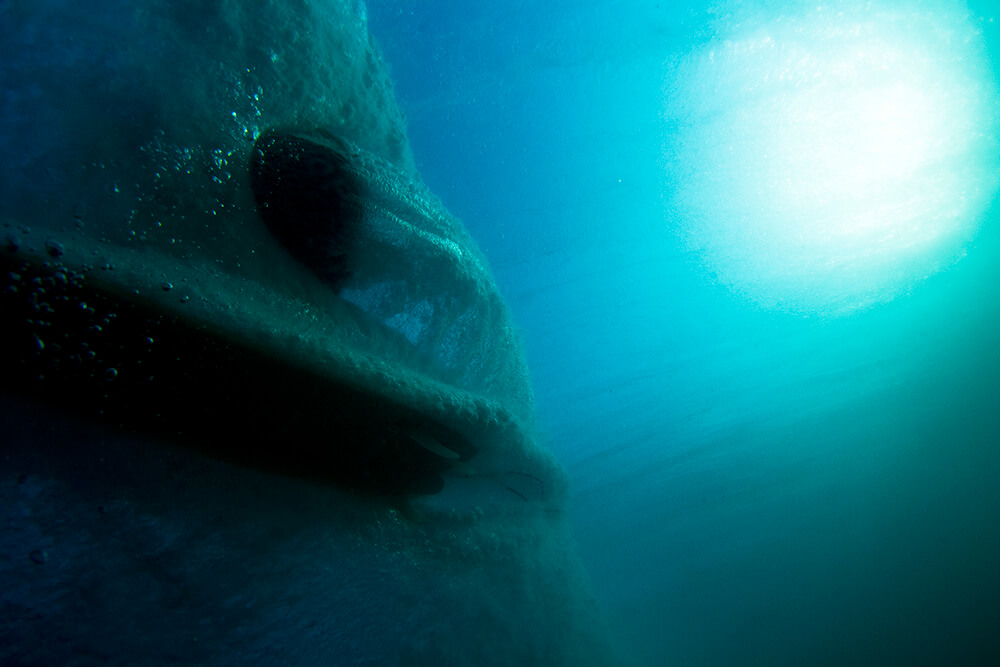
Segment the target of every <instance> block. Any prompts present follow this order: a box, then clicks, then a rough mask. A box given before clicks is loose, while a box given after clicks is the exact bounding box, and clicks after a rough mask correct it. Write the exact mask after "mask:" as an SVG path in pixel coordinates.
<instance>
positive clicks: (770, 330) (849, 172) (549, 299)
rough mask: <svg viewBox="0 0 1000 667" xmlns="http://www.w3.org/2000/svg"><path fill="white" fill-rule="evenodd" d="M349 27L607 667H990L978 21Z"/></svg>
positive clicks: (417, 14) (662, 10)
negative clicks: (556, 524) (512, 346)
mask: <svg viewBox="0 0 1000 667" xmlns="http://www.w3.org/2000/svg"><path fill="white" fill-rule="evenodd" d="M765 5H766V6H765ZM368 19H369V25H370V29H371V32H372V33H373V35H374V36H375V38H376V39H377V40H378V42H379V44H380V46H381V48H382V50H383V52H384V54H385V57H386V60H387V61H388V62H389V63H390V64H391V71H392V76H393V80H394V82H395V86H396V94H397V96H398V98H399V100H400V104H401V106H402V108H403V110H404V112H405V113H406V115H407V122H408V132H409V138H410V140H411V143H412V146H413V153H414V157H415V160H416V163H417V166H418V168H419V170H420V172H421V174H422V175H423V177H424V179H425V180H426V182H427V183H428V185H429V186H430V188H431V189H432V190H433V191H434V192H436V193H437V194H438V195H440V196H441V198H442V199H443V200H444V203H445V204H446V205H447V206H448V207H449V209H450V210H451V211H453V212H454V213H455V214H456V215H458V216H459V217H460V218H462V219H463V221H464V222H465V224H466V225H467V226H468V228H469V229H470V231H471V233H472V235H473V236H474V237H475V238H476V240H477V241H478V242H479V243H480V244H481V246H482V248H483V250H484V252H485V254H486V255H487V257H488V258H489V260H490V262H491V264H492V266H493V270H494V273H495V276H496V278H497V280H498V283H499V284H500V288H501V290H502V291H503V293H504V295H505V297H506V298H507V300H508V302H509V303H510V305H511V307H512V310H513V311H514V318H515V321H516V322H517V324H518V326H519V327H520V329H521V335H522V337H523V339H524V341H525V344H526V347H527V350H528V356H529V364H530V367H531V370H532V375H533V381H534V387H535V392H536V401H537V404H538V410H539V412H540V423H541V429H542V431H543V434H544V435H543V437H544V439H545V440H546V441H547V442H548V444H549V446H550V447H551V448H552V449H553V450H554V451H555V452H556V454H557V456H558V458H559V459H560V460H561V461H562V462H563V463H564V465H565V466H566V467H567V469H568V471H569V474H570V477H571V483H572V487H573V500H572V512H573V517H574V531H575V535H576V539H577V542H578V545H579V550H580V553H581V555H582V557H583V559H584V561H585V563H586V565H587V568H588V571H589V574H590V577H591V580H592V584H593V587H594V590H595V593H596V596H597V598H598V601H599V602H600V604H601V605H602V607H603V609H604V611H605V613H606V614H607V616H608V618H609V621H610V623H611V625H612V627H613V629H614V630H615V633H616V637H617V641H618V644H619V646H620V650H621V653H622V655H623V656H624V657H625V658H626V659H628V660H631V661H634V662H635V663H638V664H678V663H680V664H684V663H688V664H741V663H742V664H775V663H785V664H803V663H806V664H846V663H854V662H862V663H869V664H885V663H896V664H899V663H908V664H913V663H920V664H942V663H957V662H967V663H975V662H978V663H987V662H992V661H995V660H996V658H997V655H998V653H1000V642H998V640H997V639H996V628H997V627H998V624H1000V612H998V611H997V607H996V603H995V600H996V599H997V597H998V594H1000V574H998V570H997V568H996V563H997V562H998V557H1000V529H998V527H997V526H998V525H1000V524H998V517H1000V486H998V485H997V483H996V479H997V476H998V473H1000V399H998V396H1000V393H998V390H1000V354H998V351H997V350H998V342H1000V339H998V334H997V332H998V331H1000V305H998V304H1000V299H998V296H1000V295H998V291H1000V290H998V287H997V279H996V272H995V266H996V265H997V260H998V256H1000V228H998V223H1000V215H998V208H997V200H996V194H997V182H998V181H997V176H998V173H1000V169H998V164H1000V152H998V149H997V146H998V139H997V128H998V117H997V111H996V109H997V108H1000V104H998V99H1000V98H998V96H997V72H996V69H995V62H996V61H997V59H998V54H1000V14H998V13H997V9H996V7H995V6H994V5H992V4H991V3H988V2H981V3H970V4H964V3H960V2H919V3H903V2H898V1H897V2H881V3H850V2H847V3H837V2H833V3H795V2H788V3H782V4H780V5H779V4H776V3H687V4H685V5H681V6H675V5H673V4H671V3H649V2H630V3H609V2H608V3H605V2H593V1H589V2H582V3H581V2H573V3H570V2H546V3H542V2H501V3H460V2H452V3H448V2H437V3H420V4H417V3H405V4H404V3H397V2H387V1H372V2H370V3H369V7H368ZM766 49H772V50H771V51H766V52H765V53H763V55H762V50H766Z"/></svg>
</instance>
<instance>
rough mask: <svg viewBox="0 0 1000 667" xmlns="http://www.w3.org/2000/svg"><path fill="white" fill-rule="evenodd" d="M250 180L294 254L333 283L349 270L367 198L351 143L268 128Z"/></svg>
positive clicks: (266, 216) (263, 213) (261, 207)
mask: <svg viewBox="0 0 1000 667" xmlns="http://www.w3.org/2000/svg"><path fill="white" fill-rule="evenodd" d="M250 182H251V186H252V187H253V192H254V199H255V200H256V203H257V212H258V213H259V214H260V217H261V218H262V219H263V220H264V223H265V224H266V225H267V228H268V229H269V230H270V232H271V233H272V234H273V235H274V237H275V238H277V239H278V241H279V242H280V243H281V244H282V245H283V246H285V248H287V249H288V251H289V252H290V253H291V254H292V256H294V257H295V258H296V259H297V260H299V261H300V262H302V263H303V264H305V265H306V266H307V267H309V268H310V269H312V270H313V271H314V272H315V273H316V274H317V275H319V276H320V277H321V278H323V279H324V280H326V281H328V282H330V283H332V284H338V283H340V282H341V281H342V280H343V279H344V278H346V277H347V276H348V275H350V273H351V252H352V250H353V248H352V245H353V239H354V237H355V231H356V230H357V228H358V225H359V224H360V222H361V216H362V203H361V184H360V182H359V178H358V177H357V174H356V173H355V172H354V171H353V170H352V169H351V156H350V153H349V150H348V149H347V148H346V146H344V145H343V144H342V143H341V142H339V141H338V140H336V139H335V138H333V137H330V138H329V139H327V138H316V139H313V138H309V137H305V136H302V135H298V134H280V133H277V132H273V131H271V132H265V133H264V134H262V135H261V136H260V138H259V139H257V141H256V143H255V144H254V151H253V158H252V163H251V165H250Z"/></svg>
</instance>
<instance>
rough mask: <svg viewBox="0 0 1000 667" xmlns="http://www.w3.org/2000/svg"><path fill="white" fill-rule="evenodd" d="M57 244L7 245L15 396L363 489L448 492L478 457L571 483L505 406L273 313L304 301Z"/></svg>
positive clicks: (486, 466) (290, 312) (5, 299)
mask: <svg viewBox="0 0 1000 667" xmlns="http://www.w3.org/2000/svg"><path fill="white" fill-rule="evenodd" d="M48 243H49V242H48V241H46V243H45V244H44V245H43V244H40V243H38V239H35V242H34V243H31V244H25V246H27V247H23V246H22V247H19V248H17V249H16V250H14V249H11V248H8V249H6V250H5V249H0V316H2V318H3V322H4V326H3V328H2V333H0V340H2V348H0V350H2V353H0V374H2V378H3V383H4V384H5V385H6V388H7V389H8V390H9V391H12V392H14V393H17V394H21V395H26V396H30V397H33V398H36V399H39V400H41V401H43V402H46V403H53V404H57V405H58V406H60V407H63V408H66V409H69V410H71V411H73V412H76V413H80V414H84V415H86V416H91V417H96V418H98V419H100V420H101V421H102V422H103V423H108V424H112V425H114V426H116V427H124V428H126V429H128V430H132V431H135V432H142V433H153V434H157V435H163V436H166V437H168V438H170V439H171V440H175V441H178V442H181V443H182V444H185V445H188V446H193V447H195V448H197V449H199V450H202V451H205V452H207V453H209V454H210V455H214V456H217V457H218V458H221V459H223V460H228V461H231V462H235V463H237V464H241V465H248V466H252V467H257V468H262V469H267V470H271V471H275V472H280V473H285V474H291V475H295V476H301V477H306V478H310V479H315V480H319V481H326V482H333V483H336V484H340V485H343V486H346V487H349V488H355V489H358V490H362V491H372V492H376V493H380V494H387V495H428V494H434V493H437V492H439V491H440V490H441V488H442V486H443V484H444V480H443V477H442V475H447V474H448V471H449V470H451V469H452V468H453V467H455V466H456V465H458V464H464V463H465V462H467V461H468V460H469V459H472V458H473V457H475V465H476V467H477V468H481V469H483V470H485V471H489V470H499V469H500V468H503V467H511V466H513V467H514V468H516V469H517V470H518V471H519V472H520V473H524V474H529V475H532V476H537V477H538V478H539V479H544V480H546V481H548V482H549V484H548V491H547V493H546V494H545V495H546V496H549V497H546V498H545V499H544V500H545V501H546V502H548V501H550V500H552V499H553V496H555V497H558V496H559V495H560V494H561V490H562V489H564V486H565V483H564V481H563V479H562V473H561V470H560V469H559V467H558V465H557V464H555V462H554V461H553V460H552V458H551V456H550V455H548V454H546V453H544V452H542V451H541V450H540V449H539V448H538V447H537V446H536V445H535V444H534V443H533V442H532V440H531V437H530V435H529V434H528V432H527V430H526V427H525V426H524V425H522V424H520V423H519V421H518V419H517V418H516V417H515V416H514V415H512V414H511V413H510V412H509V411H508V410H506V409H505V408H504V407H503V406H501V405H499V404H497V403H496V402H493V401H490V400H487V399H485V398H482V397H479V396H475V395H472V394H468V393H466V392H463V391H462V390H460V389H457V388H455V387H452V386H446V385H444V384H442V383H440V382H438V381H436V380H434V379H433V378H431V377H429V376H426V375H424V374H421V373H419V372H416V371H414V370H410V369H407V368H403V367H399V366H396V365H390V364H388V363H387V362H385V361H382V360H380V359H379V358H377V357H376V356H374V355H372V354H368V353H365V352H363V351H360V350H358V349H355V348H352V347H351V346H349V345H347V346H333V345H330V344H329V339H328V338H326V337H325V336H324V335H323V331H322V330H321V329H322V326H319V329H320V330H319V331H311V332H309V331H305V330H302V329H300V330H298V331H296V330H295V326H288V325H287V324H286V323H287V322H288V321H290V320H286V319H284V318H282V317H281V314H280V313H275V312H274V311H273V310H272V311H270V312H265V309H264V307H263V304H268V307H270V308H272V309H274V308H277V309H278V310H282V309H284V310H285V311H286V312H285V313H284V314H285V315H287V316H289V317H292V318H293V319H294V315H295V313H297V312H299V310H300V306H301V304H297V303H295V302H294V300H291V301H289V300H287V299H286V300H284V301H282V300H280V299H276V296H277V295H276V294H275V293H274V291H273V290H271V289H269V288H267V287H265V286H263V285H260V284H257V283H254V282H252V281H248V280H246V279H239V278H236V277H234V276H231V275H228V274H224V273H215V274H212V275H211V276H210V277H204V278H202V279H197V278H196V279H193V280H191V281H186V284H185V286H184V289H179V290H174V289H173V286H172V285H170V286H169V287H168V284H166V283H161V282H158V281H155V280H152V279H151V276H156V275H158V274H160V273H161V272H160V271H159V270H158V269H159V268H160V267H159V266H158V264H159V265H162V267H164V268H165V267H172V269H173V271H175V272H176V271H178V267H177V266H176V264H177V260H176V258H168V257H160V256H158V255H157V254H156V253H150V252H148V251H146V252H141V253H137V252H134V251H131V250H128V249H124V248H118V247H109V248H103V249H102V251H104V252H103V254H102V256H103V257H106V258H107V260H106V261H104V262H103V264H104V269H102V268H100V267H95V266H94V265H93V264H91V263H88V262H86V261H84V260H85V259H87V256H86V255H85V254H84V253H82V252H81V251H80V250H79V249H76V250H74V249H73V248H62V247H61V246H59V247H58V251H55V250H54V249H53V247H51V246H49V245H48ZM39 246H41V248H40V247H39ZM43 248H44V250H43ZM92 252H94V251H92ZM90 259H91V260H93V256H91V257H90ZM112 262H113V264H114V268H113V270H105V269H108V268H110V266H111V263H112ZM182 270H183V269H182ZM365 326H370V327H375V328H377V323H371V322H368V323H365ZM283 327H285V328H283ZM376 333H378V332H376ZM383 333H384V332H383ZM384 335H387V336H391V333H384ZM427 443H431V444H430V446H428V444H427ZM444 452H447V453H448V455H444Z"/></svg>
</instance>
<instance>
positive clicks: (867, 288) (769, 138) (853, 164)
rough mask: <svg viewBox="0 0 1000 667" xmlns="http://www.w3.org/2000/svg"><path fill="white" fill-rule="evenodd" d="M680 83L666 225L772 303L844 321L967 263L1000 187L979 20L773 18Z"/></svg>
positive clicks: (697, 63) (702, 61) (753, 296)
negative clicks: (950, 267)
mask: <svg viewBox="0 0 1000 667" xmlns="http://www.w3.org/2000/svg"><path fill="white" fill-rule="evenodd" d="M897 4H898V3H897ZM907 12H909V13H907ZM765 18H766V17H765ZM747 23H752V22H747ZM744 25H745V24H744ZM667 90H668V99H667V112H666V118H667V120H668V122H669V123H670V125H671V126H672V127H673V128H676V129H674V130H672V131H671V133H670V134H669V135H668V137H667V142H666V144H665V152H664V159H665V166H666V169H667V175H668V179H667V183H668V188H669V191H670V196H669V198H670V203H671V206H670V210H669V211H668V220H669V221H670V224H671V225H674V226H675V227H676V226H678V225H679V226H680V229H681V232H682V236H683V237H684V239H685V241H686V243H687V244H688V247H690V248H691V249H692V250H695V251H696V252H698V253H699V255H700V256H701V258H702V263H703V264H704V265H705V268H706V270H708V271H709V272H710V273H711V274H712V275H714V276H716V277H717V279H718V280H720V281H721V282H723V283H724V284H726V285H728V286H729V287H730V288H732V289H733V290H734V291H736V292H738V293H740V294H742V295H744V296H745V297H747V298H748V299H750V300H751V301H753V302H755V303H757V304H759V305H761V306H763V307H765V308H774V309H781V310H790V311H794V312H801V313H805V314H811V313H818V314H822V315H840V314H845V313H849V312H853V311H855V310H857V309H860V308H866V307H869V306H871V305H873V304H876V303H879V302H884V301H888V300H890V299H892V298H894V297H895V296H897V295H898V294H900V293H902V292H906V291H908V290H910V289H911V287H912V286H913V285H914V284H916V283H917V282H919V281H921V280H923V279H924V278H926V277H927V276H929V275H930V274H932V273H934V272H936V271H938V270H940V269H942V268H945V267H947V266H948V265H950V264H952V263H953V262H954V261H955V260H957V259H958V258H959V257H961V255H962V254H963V253H964V251H965V248H966V246H967V244H968V242H969V240H970V239H971V238H972V236H973V235H974V234H975V232H976V230H977V229H978V227H979V225H980V222H981V218H982V217H983V214H984V212H985V209H986V206H987V204H988V202H989V200H990V199H991V197H992V196H993V194H994V192H995V191H996V187H997V183H998V175H1000V165H998V142H997V108H998V101H997V95H996V88H995V85H994V84H993V82H992V81H991V78H990V75H989V73H988V71H987V69H986V66H985V65H984V59H983V55H982V50H981V46H980V45H979V43H978V41H977V39H976V34H975V31H974V30H973V28H972V26H971V25H970V24H969V23H968V22H967V20H966V19H965V15H964V14H957V15H942V14H941V13H933V12H926V11H924V12H919V11H915V10H913V9H909V10H896V11H878V10H876V9H871V8H870V7H866V8H864V9H860V10H858V12H857V13H856V14H854V15H851V14H849V13H845V12H830V11H824V9H823V8H822V7H820V8H815V9H813V10H812V11H811V12H810V13H808V14H806V15H803V16H795V17H788V16H778V17H770V18H768V19H767V20H763V19H762V20H760V21H758V22H757V24H756V27H754V28H744V29H743V32H742V33H741V34H738V35H732V36H729V38H723V37H722V36H720V37H718V38H717V39H715V40H713V41H712V42H711V43H709V44H708V45H707V46H706V47H704V48H703V49H701V50H700V51H698V52H696V53H694V54H693V55H691V56H690V57H689V58H688V59H687V60H686V61H685V62H684V63H683V64H681V65H680V66H679V67H678V68H677V69H676V70H675V71H674V72H673V74H672V77H671V78H670V83H669V84H668V89H667Z"/></svg>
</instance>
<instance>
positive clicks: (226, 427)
mask: <svg viewBox="0 0 1000 667" xmlns="http://www.w3.org/2000/svg"><path fill="white" fill-rule="evenodd" d="M0 25H3V26H4V29H3V31H2V35H0V80H2V82H3V85H2V86H0V117H2V123H0V202H2V204H0V233H2V235H3V236H2V241H3V247H2V248H0V253H2V281H0V283H2V284H0V292H2V295H0V308H2V311H3V317H4V322H5V326H4V328H3V329H2V332H0V344H2V345H0V348H2V349H0V353H2V358H0V374H2V377H3V387H2V391H3V392H4V393H3V401H2V402H0V415H2V416H3V421H4V424H5V427H4V428H5V436H4V438H3V439H2V448H3V456H2V457H0V497H2V498H3V499H4V502H3V512H4V514H3V522H4V525H5V526H6V529H5V533H4V534H5V537H4V539H3V540H2V542H0V548H2V552H3V553H2V558H0V583H2V585H0V591H2V592H0V647H2V648H0V661H3V662H12V663H14V664H79V663H85V664H89V663H91V662H112V663H129V664H163V663H165V662H176V663H181V664H192V663H202V664H204V663H232V664H582V663H583V662H587V661H590V662H602V661H604V660H605V659H606V656H607V655H608V654H607V650H606V645H605V642H604V640H603V634H602V630H601V623H600V620H599V614H598V613H597V610H596V609H595V608H594V605H593V603H592V601H591V599H590V597H589V594H588V593H587V589H586V586H585V584H584V582H583V576H582V574H581V572H580V569H579V565H578V563H577V561H576V558H575V556H574V554H573V552H572V545H571V543H570V540H569V539H568V537H567V534H566V530H565V527H564V525H563V520H562V514H563V510H564V507H565V499H566V488H565V480H564V475H563V473H562V471H561V469H560V468H559V466H558V465H557V464H556V463H555V462H554V460H553V459H552V457H551V455H550V454H549V453H548V452H547V451H546V450H545V449H544V448H543V447H541V446H539V444H538V442H537V439H536V437H535V434H534V431H533V426H532V420H533V406H532V400H531V391H530V385H529V381H528V375H527V373H526V370H525V365H524V361H523V357H522V353H521V348H520V345H519V343H518V340H517V336H516V333H515V330H514V328H513V327H512V325H511V323H510V318H509V315H508V311H507V308H506V306H505V305H504V303H503V301H502V300H501V298H500V296H499V294H498V292H497V289H496V287H495V285H494V283H493V280H492V278H491V276H490V272H489V269H488V268H487V265H486V263H485V260H484V259H483V257H482V255H481V253H480V252H479V251H478V250H477V249H476V247H475V245H474V243H473V242H472V240H471V239H470V238H469V236H468V235H467V234H466V232H465V231H464V229H463V227H462V225H461V223H460V222H459V221H457V220H456V219H455V218H454V217H452V216H451V215H449V214H448V212H447V211H446V210H445V209H444V207H443V206H442V205H441V203H440V202H439V201H438V200H437V198H435V197H434V196H433V195H432V194H430V193H429V192H428V191H427V189H426V188H425V187H424V185H423V184H422V183H421V181H420V178H419V176H418V174H417V173H416V171H415V168H414V162H413V159H412V157H411V155H410V152H409V148H408V145H407V141H406V136H405V131H404V123H403V119H402V114H401V113H400V111H399V109H398V108H397V107H396V104H395V101H394V99H393V94H392V88H391V85H390V83H389V78H388V75H387V72H386V68H385V66H384V64H383V63H382V60H381V57H380V56H379V54H378V50H377V49H376V48H375V46H374V45H373V44H372V42H371V40H370V38H369V36H368V32H367V27H366V19H365V9H364V5H363V4H362V3H360V2H357V1H355V0H350V1H336V0H329V1H319V0H314V1H302V2H285V1H277V0H272V1H266V0H265V1H262V2H255V3H246V2H242V1H239V0H215V1H210V2H205V1H204V0H197V1H194V0H180V1H178V0H146V1H144V2H139V3H136V2H124V1H123V0H107V1H105V2H101V3H96V4H95V3H86V4H73V3H65V2H62V1H57V0H39V1H38V2H31V3H25V2H0ZM268 132H278V133H283V136H303V137H306V138H308V140H309V141H311V142H314V143H315V144H316V145H319V146H326V147H327V148H329V147H330V146H337V147H340V148H342V149H343V150H344V154H345V155H346V156H347V158H348V161H347V163H346V164H347V167H346V168H348V169H349V170H350V172H351V174H352V178H355V179H356V181H357V184H358V188H357V189H356V190H355V191H354V192H353V194H352V195H351V196H352V197H354V199H353V200H351V201H350V202H349V204H350V207H353V210H357V211H359V217H358V220H357V227H356V229H355V230H354V231H355V232H356V233H354V234H353V236H351V242H350V243H349V244H347V245H346V246H345V247H346V249H345V250H344V252H345V253H346V255H344V256H345V258H346V260H345V261H346V262H347V264H346V265H349V271H345V272H342V273H336V272H334V273H335V275H334V277H333V279H331V275H330V273H328V272H325V271H324V270H322V267H321V266H320V265H319V264H317V263H316V262H315V261H303V256H302V255H301V253H297V252H296V251H295V250H294V243H293V242H290V241H289V238H294V234H292V236H291V237H289V236H288V235H287V234H285V233H284V232H278V233H276V231H275V230H276V229H286V228H287V229H292V230H294V229H295V228H296V225H297V224H298V223H299V222H301V221H300V220H298V216H295V215H293V216H287V217H288V220H287V226H286V227H280V225H284V224H285V222H286V221H283V220H282V219H281V218H282V216H281V215H278V216H277V219H272V220H270V221H268V220H267V215H262V211H261V208H260V206H259V202H258V201H256V200H255V196H254V188H253V184H252V176H251V173H252V165H253V164H254V160H255V159H259V158H260V157H261V155H262V153H261V152H260V150H259V147H260V146H261V145H262V144H261V143H260V142H261V140H262V137H266V136H268V135H267V133H268ZM296 188H298V189H299V190H300V191H301V192H303V193H304V194H305V193H307V192H308V191H310V190H312V189H313V186H312V185H310V184H309V183H308V180H307V183H306V184H305V186H301V184H300V185H299V186H296V185H295V184H292V186H291V189H292V190H293V191H294V190H296ZM338 196H339V195H338ZM327 203H328V204H330V202H329V201H328V202H327ZM330 205H331V206H332V207H333V209H337V205H333V204H330ZM297 207H298V208H299V209H300V210H306V209H308V208H310V207H311V204H309V203H308V202H307V203H306V204H303V205H299V204H297V203H295V202H294V201H293V203H292V204H291V209H290V210H292V211H295V210H296V208H297ZM333 209H331V210H333ZM338 210H339V209H338ZM314 222H315V220H314ZM335 224H338V223H337V220H331V225H335ZM276 225H277V226H276ZM321 235H322V234H321ZM338 252H340V250H338ZM346 265H345V266H346ZM67 409H68V411H67ZM71 413H76V414H75V415H73V416H70V415H71ZM77 419H82V420H81V421H77Z"/></svg>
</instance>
